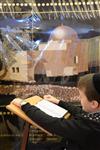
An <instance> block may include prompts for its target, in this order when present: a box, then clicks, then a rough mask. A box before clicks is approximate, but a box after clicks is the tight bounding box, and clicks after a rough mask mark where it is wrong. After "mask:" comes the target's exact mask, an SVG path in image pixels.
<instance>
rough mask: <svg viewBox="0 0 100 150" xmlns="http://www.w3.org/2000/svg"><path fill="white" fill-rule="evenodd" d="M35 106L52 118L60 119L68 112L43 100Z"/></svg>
mask: <svg viewBox="0 0 100 150" xmlns="http://www.w3.org/2000/svg"><path fill="white" fill-rule="evenodd" d="M35 106H36V107H38V108H39V109H40V110H42V111H43V112H45V113H46V114H48V115H50V116H52V117H58V118H61V117H63V116H64V115H65V114H66V113H67V112H68V111H67V110H66V109H64V108H62V107H60V106H58V105H56V104H54V103H52V102H50V101H47V100H45V99H43V100H41V101H39V102H38V103H37V104H36V105H35Z"/></svg>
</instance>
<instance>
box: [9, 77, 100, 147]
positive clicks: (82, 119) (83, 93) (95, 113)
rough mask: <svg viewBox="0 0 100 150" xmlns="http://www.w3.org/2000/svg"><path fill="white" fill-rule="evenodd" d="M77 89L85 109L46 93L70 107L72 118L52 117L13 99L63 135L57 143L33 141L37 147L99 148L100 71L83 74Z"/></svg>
mask: <svg viewBox="0 0 100 150" xmlns="http://www.w3.org/2000/svg"><path fill="white" fill-rule="evenodd" d="M78 88H79V93H80V101H81V105H82V109H81V108H80V107H77V106H73V105H72V104H71V105H70V104H68V103H66V102H63V101H60V100H58V99H56V98H54V97H52V96H51V95H45V96H44V98H45V99H47V100H49V101H51V102H53V103H56V104H57V105H59V106H61V107H63V108H65V109H67V110H68V111H69V112H70V113H71V114H72V116H73V117H72V119H70V120H66V119H64V118H55V117H51V116H49V115H47V114H45V113H44V112H42V111H41V110H40V109H38V108H37V107H35V106H31V105H30V104H28V103H27V104H25V103H23V102H22V101H17V100H16V99H15V100H13V101H12V103H14V104H15V105H18V106H20V107H21V108H22V110H23V111H24V112H25V113H26V114H27V115H28V116H29V117H30V118H31V119H32V120H33V121H35V122H36V123H38V124H39V125H40V126H42V127H43V128H45V129H46V130H48V131H49V132H51V133H53V134H57V135H59V136H61V137H63V140H62V141H61V142H58V143H45V144H44V143H39V144H34V145H33V149H34V150H65V149H66V150H100V74H88V75H85V76H83V77H82V78H81V79H80V80H79V82H78ZM29 149H30V150H31V149H32V147H31V148H30V147H29Z"/></svg>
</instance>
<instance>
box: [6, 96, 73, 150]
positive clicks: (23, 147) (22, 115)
mask: <svg viewBox="0 0 100 150" xmlns="http://www.w3.org/2000/svg"><path fill="white" fill-rule="evenodd" d="M41 100H42V98H41V97H39V96H33V97H30V98H27V99H25V101H26V102H29V103H30V104H31V105H36V104H37V103H38V102H39V101H41ZM6 108H7V109H8V110H10V111H12V112H13V113H14V114H16V115H17V116H19V117H20V118H22V119H23V120H25V126H24V130H23V139H22V143H21V150H26V145H27V141H28V137H29V128H30V125H32V126H33V127H34V128H39V129H41V130H42V131H43V132H45V133H47V134H49V135H52V134H51V133H50V132H48V131H46V130H45V129H43V128H42V127H41V126H39V125H38V124H36V123H35V122H34V121H33V120H31V119H30V118H29V117H28V116H27V115H26V114H25V113H24V112H23V111H22V110H21V109H20V108H19V107H18V106H15V105H14V104H9V105H7V106H6ZM69 116H70V114H69V113H67V114H66V115H65V116H64V118H65V119H68V118H69Z"/></svg>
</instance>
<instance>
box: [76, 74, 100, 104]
mask: <svg viewBox="0 0 100 150" xmlns="http://www.w3.org/2000/svg"><path fill="white" fill-rule="evenodd" d="M77 87H78V88H79V89H80V90H83V91H84V93H85V95H86V97H87V98H88V100H89V101H92V100H96V101H98V102H99V103H100V74H99V73H98V74H87V75H84V76H83V77H81V78H80V79H79V81H78V85H77Z"/></svg>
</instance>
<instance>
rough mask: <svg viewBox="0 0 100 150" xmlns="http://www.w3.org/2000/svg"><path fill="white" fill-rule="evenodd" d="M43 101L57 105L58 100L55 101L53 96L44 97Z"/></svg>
mask: <svg viewBox="0 0 100 150" xmlns="http://www.w3.org/2000/svg"><path fill="white" fill-rule="evenodd" d="M43 98H44V99H45V100H48V101H50V102H52V103H55V104H58V103H59V101H60V100H59V99H57V98H55V97H53V96H51V95H44V97H43Z"/></svg>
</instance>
